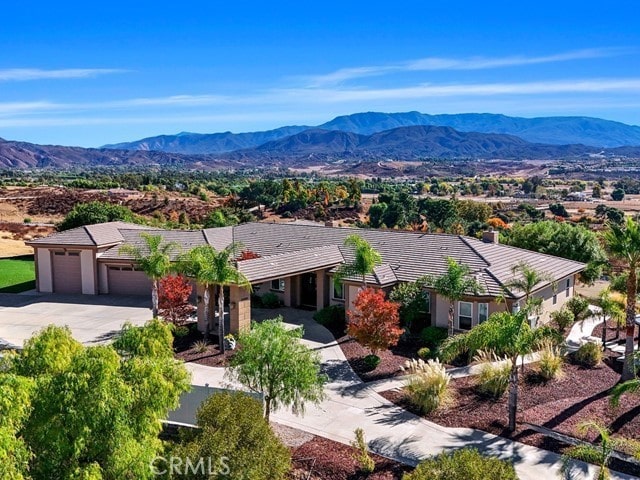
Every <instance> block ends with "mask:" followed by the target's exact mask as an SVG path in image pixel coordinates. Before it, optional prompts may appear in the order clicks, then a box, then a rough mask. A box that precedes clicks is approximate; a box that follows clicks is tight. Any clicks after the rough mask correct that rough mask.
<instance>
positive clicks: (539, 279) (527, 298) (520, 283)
mask: <svg viewBox="0 0 640 480" xmlns="http://www.w3.org/2000/svg"><path fill="white" fill-rule="evenodd" d="M511 273H513V275H514V277H513V279H511V280H510V281H508V282H506V283H505V285H504V286H505V288H507V289H509V290H518V291H520V292H523V293H524V303H525V305H526V306H528V307H529V309H530V311H531V312H532V313H533V314H534V315H538V314H540V313H541V310H542V298H535V299H534V298H533V297H532V296H531V295H532V294H533V291H534V289H535V288H536V287H537V286H538V285H540V284H541V283H543V282H552V286H553V277H552V276H551V275H549V274H548V273H546V272H539V271H538V270H536V269H535V268H533V267H532V266H531V265H529V264H528V263H526V262H524V261H520V262H518V263H517V264H516V265H514V266H513V267H511Z"/></svg>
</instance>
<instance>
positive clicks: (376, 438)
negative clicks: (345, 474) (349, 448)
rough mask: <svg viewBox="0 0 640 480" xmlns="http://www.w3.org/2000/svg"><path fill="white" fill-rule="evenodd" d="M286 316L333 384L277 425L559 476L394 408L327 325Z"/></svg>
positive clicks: (487, 437)
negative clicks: (470, 450) (458, 452)
mask: <svg viewBox="0 0 640 480" xmlns="http://www.w3.org/2000/svg"><path fill="white" fill-rule="evenodd" d="M286 316H287V317H288V318H291V317H292V316H302V317H303V318H297V319H296V321H295V323H298V324H303V325H304V326H305V330H306V331H305V340H304V342H305V343H306V344H307V345H308V346H310V347H311V348H315V349H318V350H319V351H320V353H321V356H322V361H323V366H324V371H325V373H326V374H327V375H328V376H329V378H330V382H329V383H328V385H327V386H326V389H325V391H326V393H327V398H326V399H325V400H324V401H323V402H322V403H321V404H320V405H318V406H313V405H309V406H308V407H307V410H306V413H305V415H304V416H295V415H293V414H292V413H291V412H289V411H287V410H284V409H283V410H279V411H277V412H275V413H274V414H272V419H273V421H274V422H277V423H281V424H283V425H287V426H290V427H293V428H297V429H300V430H303V431H306V432H309V433H313V434H315V435H318V436H322V437H326V438H330V439H332V440H335V441H338V442H341V443H345V444H348V443H349V442H351V441H352V440H353V438H354V433H353V432H354V430H355V429H356V428H358V427H360V428H362V429H364V431H365V435H366V437H367V439H368V441H369V446H370V448H371V450H372V451H373V452H376V453H379V454H381V455H383V456H386V457H390V458H393V459H395V460H398V461H400V462H403V463H407V464H410V465H416V464H417V463H418V462H419V461H420V460H421V459H423V458H425V457H427V456H430V455H435V454H438V453H441V452H442V451H443V450H451V449H456V448H463V447H475V448H478V449H479V450H480V451H482V452H483V453H486V454H489V455H494V456H498V457H501V458H505V459H509V460H512V461H513V462H514V464H515V467H516V471H517V472H518V475H519V476H520V478H521V479H522V480H540V478H549V479H551V478H559V470H560V467H561V465H562V459H561V456H560V455H558V454H555V453H552V452H549V451H546V450H542V449H539V448H536V447H532V446H529V445H524V444H522V443H518V442H514V441H511V440H508V439H505V438H502V437H498V436H495V435H491V434H488V433H485V432H481V431H479V430H474V429H469V428H445V427H441V426H439V425H437V424H434V423H432V422H429V421H427V420H424V419H422V418H420V417H418V416H416V415H413V414H411V413H409V412H407V411H406V410H404V409H402V408H400V407H398V406H396V405H394V404H393V403H391V402H389V401H388V400H386V399H384V398H383V397H381V396H380V395H379V394H378V393H376V391H375V390H376V389H377V388H376V389H374V388H372V387H371V386H370V385H366V384H364V383H363V382H362V381H361V380H360V379H359V378H358V376H357V375H356V374H355V373H354V372H353V370H351V367H350V366H349V364H348V362H347V360H346V358H345V357H344V355H343V353H342V350H341V349H340V347H339V346H338V345H337V344H336V343H335V341H334V340H333V337H331V334H330V333H329V332H328V331H327V330H326V329H325V328H324V327H322V326H321V325H318V324H317V323H315V322H313V321H311V320H309V319H306V318H304V316H303V315H296V313H295V311H293V310H291V311H289V312H287V315H286ZM585 330H586V329H585ZM187 367H188V368H189V370H190V371H192V372H193V374H194V383H196V384H199V385H203V383H201V382H203V381H206V382H207V383H209V385H210V386H218V384H216V383H214V382H218V381H223V382H224V380H223V371H222V369H220V368H210V367H203V366H200V365H193V364H187ZM384 389H387V388H386V387H385V388H384ZM505 415H506V411H505ZM575 467H576V468H575V474H574V475H573V477H572V478H573V479H575V480H580V479H587V478H592V477H593V475H594V473H595V467H593V466H591V465H587V464H585V463H582V462H575ZM612 478H613V479H614V480H631V479H632V478H635V477H632V476H629V475H624V474H619V473H615V472H613V474H612Z"/></svg>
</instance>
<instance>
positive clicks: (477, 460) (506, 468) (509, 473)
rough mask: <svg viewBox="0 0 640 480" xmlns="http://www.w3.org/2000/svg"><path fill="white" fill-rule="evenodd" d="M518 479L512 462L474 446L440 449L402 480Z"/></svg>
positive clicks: (406, 474)
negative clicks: (480, 450)
mask: <svg viewBox="0 0 640 480" xmlns="http://www.w3.org/2000/svg"><path fill="white" fill-rule="evenodd" d="M488 479H496V480H497V479H500V480H518V475H516V471H515V469H514V468H513V463H511V462H509V461H507V460H500V459H499V458H496V457H488V456H485V455H481V454H480V452H478V450H477V449H475V448H462V449H460V450H455V451H453V452H443V453H441V454H439V455H436V456H433V457H431V458H429V459H427V460H423V461H422V462H420V463H419V464H418V466H417V467H416V469H415V470H414V471H413V472H411V473H405V474H404V476H403V477H402V480H488Z"/></svg>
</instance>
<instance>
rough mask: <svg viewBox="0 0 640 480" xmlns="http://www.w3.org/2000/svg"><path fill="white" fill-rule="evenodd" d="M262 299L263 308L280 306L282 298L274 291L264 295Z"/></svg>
mask: <svg viewBox="0 0 640 480" xmlns="http://www.w3.org/2000/svg"><path fill="white" fill-rule="evenodd" d="M261 300H262V307H263V308H278V307H279V306H280V299H279V298H278V296H277V295H276V294H275V293H272V292H268V293H265V294H264V295H262V297H261Z"/></svg>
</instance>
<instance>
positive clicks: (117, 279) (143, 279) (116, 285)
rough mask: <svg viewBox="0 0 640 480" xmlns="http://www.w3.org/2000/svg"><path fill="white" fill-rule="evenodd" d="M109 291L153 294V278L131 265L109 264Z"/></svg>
mask: <svg viewBox="0 0 640 480" xmlns="http://www.w3.org/2000/svg"><path fill="white" fill-rule="evenodd" d="M108 271H109V293H111V294H113V295H151V280H149V278H148V277H147V276H146V275H145V273H144V272H142V271H140V270H135V269H134V268H133V267H130V266H125V267H123V266H109V267H108Z"/></svg>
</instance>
